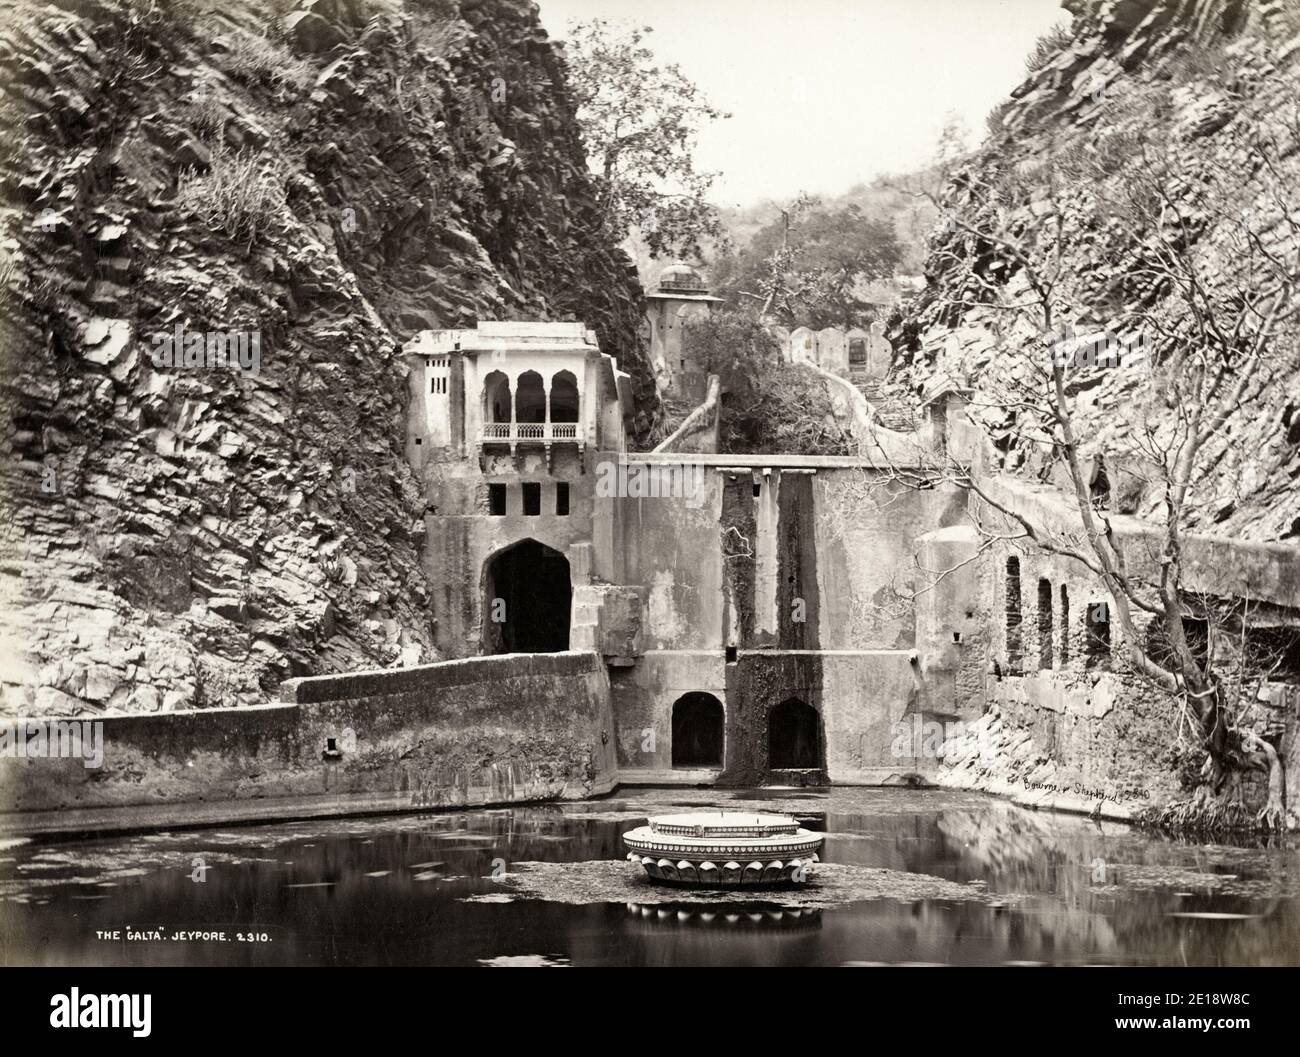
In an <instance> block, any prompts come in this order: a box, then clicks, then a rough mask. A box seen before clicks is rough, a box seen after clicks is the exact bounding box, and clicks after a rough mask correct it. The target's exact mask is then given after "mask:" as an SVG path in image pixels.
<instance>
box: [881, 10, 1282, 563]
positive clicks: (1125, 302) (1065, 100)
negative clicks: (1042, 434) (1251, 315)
mask: <svg viewBox="0 0 1300 1057" xmlns="http://www.w3.org/2000/svg"><path fill="white" fill-rule="evenodd" d="M1064 6H1065V8H1066V9H1067V10H1068V11H1069V12H1070V13H1071V14H1072V15H1073V24H1072V25H1071V27H1070V31H1069V39H1068V40H1067V41H1065V42H1063V43H1062V44H1061V46H1060V47H1059V48H1058V49H1057V50H1056V51H1055V53H1054V54H1053V55H1051V56H1050V57H1049V58H1048V59H1047V60H1046V61H1045V62H1044V63H1043V64H1042V65H1041V67H1040V68H1038V69H1037V70H1035V71H1034V72H1033V73H1032V74H1030V75H1029V76H1028V77H1027V78H1026V80H1025V81H1024V83H1023V84H1021V86H1020V87H1019V88H1017V89H1016V90H1015V91H1014V92H1013V93H1012V98H1011V99H1010V100H1008V101H1007V103H1006V104H1005V105H1004V106H1003V107H1000V108H998V110H997V111H995V114H994V115H993V116H991V118H990V122H991V127H990V136H989V139H988V141H987V142H986V144H985V145H984V146H983V147H982V148H981V149H980V151H979V152H978V153H977V154H976V155H975V157H974V158H973V159H972V160H971V162H970V163H969V165H968V166H966V167H965V168H964V169H963V170H962V171H961V172H959V173H958V174H957V177H958V178H957V180H956V181H955V182H954V184H953V186H952V187H950V188H949V190H948V203H949V205H950V207H951V208H953V209H954V210H956V211H957V212H958V213H959V214H962V213H964V214H967V215H968V216H971V217H974V218H976V221H977V223H978V224H979V225H985V224H987V223H990V222H992V223H993V225H994V226H995V227H997V228H998V229H999V230H1003V231H1008V232H1014V233H1016V234H1017V236H1018V237H1020V236H1023V235H1024V234H1025V233H1026V232H1032V231H1035V230H1043V229H1044V228H1047V229H1050V230H1052V231H1056V230H1057V228H1056V225H1057V224H1058V222H1059V225H1060V226H1059V241H1060V243H1061V245H1062V256H1063V261H1064V264H1065V271H1064V276H1065V283H1066V285H1067V286H1068V287H1069V289H1070V292H1071V294H1072V295H1073V296H1074V299H1075V300H1076V301H1077V302H1078V303H1080V304H1082V305H1084V306H1087V307H1088V308H1089V310H1090V311H1091V316H1090V317H1089V318H1087V319H1085V320H1083V326H1084V327H1085V328H1087V329H1089V330H1090V329H1095V330H1098V331H1100V330H1103V329H1106V328H1108V327H1109V326H1111V325H1112V321H1115V320H1124V319H1132V314H1133V313H1134V312H1135V311H1137V310H1139V309H1144V310H1153V311H1160V310H1162V308H1163V307H1164V306H1166V305H1172V302H1171V300H1170V297H1169V294H1168V291H1167V290H1166V289H1162V288H1161V287H1160V285H1159V283H1158V282H1157V280H1156V279H1155V278H1154V277H1153V276H1152V275H1151V274H1150V270H1149V269H1148V270H1147V274H1143V272H1142V270H1141V269H1135V268H1132V267H1128V266H1127V265H1126V263H1125V262H1130V261H1132V260H1133V257H1134V252H1133V251H1134V250H1135V249H1137V248H1139V247H1142V246H1146V245H1148V244H1149V242H1148V241H1144V240H1150V239H1153V238H1156V237H1158V236H1156V235H1155V234H1154V233H1153V232H1152V231H1150V230H1141V229H1139V228H1138V227H1136V226H1135V225H1134V224H1132V223H1130V222H1129V221H1128V220H1126V219H1125V217H1124V216H1122V215H1117V214H1116V213H1115V211H1114V209H1113V208H1112V207H1111V205H1108V203H1111V202H1112V201H1113V200H1112V199H1111V197H1110V196H1111V192H1112V191H1113V190H1114V184H1115V183H1116V182H1119V181H1123V180H1124V179H1125V174H1126V173H1136V172H1138V171H1139V170H1140V169H1141V167H1142V166H1143V165H1144V164H1146V162H1144V158H1143V154H1142V148H1143V145H1145V146H1146V147H1147V148H1149V149H1150V151H1151V152H1152V154H1153V156H1156V157H1159V156H1161V155H1163V154H1165V153H1166V152H1167V153H1168V154H1169V155H1170V156H1173V157H1175V158H1176V159H1177V164H1178V166H1179V167H1180V168H1182V169H1184V170H1186V172H1187V173H1188V174H1189V175H1188V178H1187V181H1186V183H1185V185H1183V186H1182V187H1181V188H1178V187H1176V188H1175V195H1174V197H1175V201H1174V202H1172V203H1171V209H1174V208H1176V209H1179V210H1181V211H1182V212H1183V215H1185V216H1186V217H1188V218H1189V221H1188V230H1189V231H1190V233H1191V236H1190V237H1191V238H1193V239H1194V240H1195V246H1196V248H1197V251H1198V252H1200V253H1201V254H1202V255H1203V260H1204V261H1205V262H1206V272H1205V274H1206V275H1207V276H1208V277H1209V278H1210V279H1211V280H1213V278H1214V275H1215V268H1216V265H1215V262H1216V261H1221V262H1222V269H1221V270H1220V273H1221V274H1226V275H1228V276H1231V275H1232V273H1233V272H1232V270H1233V269H1234V268H1235V266H1234V265H1233V264H1232V263H1231V262H1232V260H1233V251H1232V242H1233V240H1234V239H1242V238H1247V237H1259V238H1260V239H1262V240H1263V242H1264V244H1265V245H1267V246H1269V247H1270V249H1271V250H1272V251H1274V252H1282V253H1294V252H1295V237H1294V230H1292V228H1291V227H1290V226H1289V224H1288V222H1287V221H1286V220H1285V219H1284V217H1283V216H1282V215H1281V213H1280V212H1279V211H1278V210H1277V209H1276V208H1274V205H1273V204H1270V192H1269V190H1268V187H1269V180H1270V174H1269V173H1268V172H1267V171H1265V170H1264V168H1263V167H1262V166H1261V165H1260V164H1259V162H1258V160H1257V157H1256V156H1254V155H1253V154H1252V148H1253V147H1254V146H1255V145H1256V144H1258V143H1260V142H1268V143H1271V144H1273V146H1274V147H1275V153H1276V154H1277V155H1278V156H1279V157H1280V158H1281V159H1282V163H1281V170H1280V173H1279V175H1280V177H1281V178H1282V179H1283V180H1285V181H1287V182H1289V185H1290V194H1291V200H1292V201H1293V202H1294V201H1295V200H1296V198H1295V196H1296V193H1297V189H1300V142H1297V140H1298V130H1297V128H1296V126H1295V122H1294V121H1293V120H1292V119H1291V117H1290V115H1291V112H1292V107H1293V103H1294V98H1295V95H1296V91H1297V76H1298V74H1300V18H1297V16H1296V13H1295V11H1294V9H1293V8H1289V7H1288V6H1287V5H1284V4H1281V3H1278V2H1264V3H1259V4H1251V3H1245V2H1242V0H1068V2H1066V3H1065V4H1064ZM1071 151H1078V152H1083V153H1084V154H1085V155H1086V156H1088V157H1092V158H1104V159H1106V164H1107V168H1108V170H1109V173H1110V176H1109V177H1108V179H1107V180H1106V181H1097V182H1092V181H1075V182H1064V183H1061V184H1059V185H1058V186H1056V187H1055V188H1053V187H1051V186H1049V184H1048V182H1047V180H1046V178H1045V177H1043V176H1042V174H1043V173H1044V172H1045V171H1046V170H1045V168H1044V166H1043V163H1044V162H1045V161H1046V160H1048V159H1052V158H1058V159H1059V158H1062V157H1065V156H1067V154H1068V153H1069V152H1071ZM1007 174H1016V176H1017V179H1016V180H1015V181H1009V180H1004V179H1002V177H1005V176H1007ZM1224 177H1227V179H1224ZM1212 179H1218V180H1221V181H1222V183H1223V185H1224V186H1225V187H1226V188H1227V192H1228V200H1227V201H1226V202H1222V203H1219V205H1221V207H1222V209H1221V211H1216V214H1215V215H1214V216H1208V215H1206V214H1205V213H1204V211H1203V210H1202V209H1201V208H1200V200H1199V199H1197V198H1196V194H1197V188H1198V187H1200V186H1203V184H1204V182H1205V181H1206V180H1212ZM990 182H999V183H1001V184H1002V185H1003V186H1012V185H1014V186H1015V194H1013V195H1011V196H1010V197H1008V198H1006V199H1005V200H1001V201H997V202H991V201H986V202H983V203H982V204H980V203H978V202H977V201H976V200H975V198H973V197H972V195H971V193H970V188H971V187H972V186H979V185H981V184H985V185H987V184H988V183H990ZM1182 191H1185V192H1186V194H1185V195H1183V194H1182V193H1181V192H1182ZM994 212H1000V213H1001V215H1000V217H999V218H998V219H997V220H996V221H991V218H992V216H993V214H994ZM1246 232H1251V233H1252V234H1251V235H1247V234H1245V233H1246ZM950 254H956V255H957V256H958V257H968V256H971V255H978V256H979V260H980V269H981V272H982V274H984V275H985V276H987V277H988V278H989V279H990V280H991V281H994V282H997V283H1006V284H1007V288H1008V289H1009V290H1012V291H1014V290H1017V289H1022V288H1023V283H1022V280H1023V274H1022V273H1021V271H1020V269H1019V268H1018V266H1017V265H1016V264H1015V263H1014V262H1012V261H1010V260H1007V259H1004V258H1003V256H1002V255H1000V254H999V253H998V252H997V251H996V250H994V249H991V248H990V247H988V246H983V247H980V246H976V245H975V244H974V241H973V240H972V239H971V238H970V236H968V235H967V233H966V232H964V231H962V230H960V229H956V228H953V227H952V226H949V227H948V229H947V230H944V228H943V225H942V224H940V225H939V226H938V227H937V229H936V231H935V233H934V235H933V236H932V242H931V255H930V257H929V260H928V263H927V269H926V270H927V279H928V281H929V288H928V290H927V291H926V292H925V293H924V294H923V295H922V296H921V297H920V298H918V300H917V302H916V303H915V305H914V307H913V309H912V310H911V311H910V312H909V314H908V316H907V317H906V318H904V319H903V320H902V321H901V323H900V325H899V326H898V327H896V328H895V330H894V332H893V333H892V334H891V338H893V339H894V342H895V346H896V347H897V348H900V350H901V352H902V356H901V358H902V360H903V361H904V362H905V364H906V372H905V373H906V375H907V378H908V381H909V382H911V383H912V384H913V385H914V386H915V387H920V386H922V385H924V384H925V383H926V381H927V380H929V379H931V378H933V377H934V376H935V375H936V374H937V373H940V372H941V371H942V372H944V373H946V374H947V375H948V376H949V377H963V378H969V380H970V382H971V384H972V385H973V386H974V387H975V389H976V390H977V394H978V395H977V396H976V397H975V398H974V399H973V404H975V405H977V406H978V408H979V410H978V411H977V414H978V415H979V416H980V417H982V418H983V419H984V423H983V424H984V425H985V427H986V428H987V430H988V432H989V433H990V434H991V435H992V437H993V438H994V439H995V440H996V441H998V443H999V450H998V452H997V458H998V459H999V461H1000V463H1001V467H1002V468H1003V469H1005V470H1009V471H1012V472H1016V473H1021V474H1024V475H1026V476H1036V477H1041V478H1043V479H1045V480H1050V481H1053V482H1054V483H1056V484H1059V485H1062V486H1067V487H1068V482H1067V481H1066V480H1064V479H1063V477H1062V475H1061V474H1060V473H1059V469H1058V470H1056V471H1054V470H1053V468H1052V466H1051V465H1050V463H1051V457H1052V456H1051V452H1050V451H1048V450H1047V446H1046V445H1044V446H1041V447H1033V446H1027V445H1025V444H1023V443H1021V442H1020V440H1019V439H1018V438H1017V437H1016V427H1017V420H1016V411H1015V410H1014V408H1008V407H1006V406H1005V404H1006V400H1005V397H1006V394H1007V392H1008V391H1010V389H1011V386H1010V385H1008V384H1007V383H1008V381H1010V382H1011V383H1015V382H1021V383H1024V382H1027V381H1031V376H1030V374H1029V368H1028V365H1027V364H1024V363H1020V362H1018V360H1017V357H1014V356H1012V357H1009V356H1007V355H1006V353H1005V351H1004V350H1006V349H1007V348H1008V347H1009V348H1012V349H1023V348H1024V347H1026V346H1027V345H1028V344H1030V343H1032V342H1036V341H1038V340H1040V338H1041V336H1042V335H1041V334H1040V333H1037V332H1036V331H1035V330H1034V328H1032V327H1028V326H1024V327H1020V328H1016V327H1008V325H1007V323H1008V319H1009V317H1008V315H1007V314H1006V313H1004V312H998V311H995V310H991V309H983V308H980V307H973V308H966V309H965V310H959V309H957V308H954V307H953V302H954V301H962V300H965V299H974V300H978V298H979V292H978V291H974V290H970V289H967V290H963V289H961V287H960V280H959V273H960V269H957V268H954V267H952V266H951V260H952V258H951V256H948V255H950ZM1242 281H1243V282H1245V281H1247V280H1245V279H1244V277H1243V280H1242ZM1017 283H1022V286H1017ZM1184 315H1186V313H1184ZM1085 332H1086V331H1085ZM1152 340H1153V342H1154V345H1155V347H1156V350H1157V352H1159V353H1161V354H1163V353H1164V352H1167V351H1168V348H1169V346H1170V337H1169V335H1164V334H1160V335H1155V336H1154V337H1153V338H1152ZM1176 340H1193V339H1192V338H1191V337H1190V336H1189V335H1187V334H1183V335H1182V336H1181V337H1178V338H1177V339H1176ZM1286 340H1295V339H1294V337H1292V336H1287V338H1286ZM1007 371H1011V372H1013V373H1015V372H1018V373H1015V377H1013V378H1010V379H1008V378H1007V377H1006V372H1007ZM1148 378H1149V373H1148V372H1147V371H1145V370H1144V369H1134V370H1130V369H1127V368H1125V367H1123V366H1121V367H1119V368H1107V369H1103V370H1096V371H1092V372H1090V373H1089V374H1088V376H1087V377H1083V378H1081V379H1080V380H1079V382H1078V392H1077V396H1076V401H1075V406H1076V422H1075V431H1076V434H1077V435H1078V436H1081V437H1083V438H1086V440H1085V444H1084V448H1085V454H1086V455H1087V456H1088V457H1089V458H1092V457H1095V456H1098V455H1100V456H1102V457H1104V458H1106V459H1107V462H1108V467H1107V468H1108V472H1109V473H1110V474H1111V478H1112V480H1111V483H1112V487H1115V488H1117V492H1116V495H1115V499H1116V503H1117V507H1116V508H1117V509H1119V510H1121V511H1123V512H1129V513H1137V514H1142V515H1147V516H1151V515H1156V516H1158V515H1159V513H1160V510H1161V503H1162V501H1163V496H1162V494H1161V489H1160V487H1159V482H1158V479H1157V475H1156V474H1155V473H1153V472H1151V470H1150V468H1149V467H1147V466H1145V465H1143V464H1141V462H1140V460H1134V459H1132V458H1131V457H1130V455H1129V454H1128V453H1131V452H1132V451H1133V450H1134V449H1135V448H1138V447H1140V441H1141V439H1142V438H1141V436H1140V434H1139V432H1138V423H1139V421H1140V417H1139V415H1138V414H1136V413H1135V412H1136V411H1137V410H1138V409H1140V408H1145V409H1146V410H1147V411H1148V412H1150V413H1151V417H1152V418H1153V419H1155V420H1163V421H1165V422H1169V421H1171V415H1172V409H1171V411H1170V414H1168V415H1166V414H1165V413H1164V412H1162V411H1161V410H1160V409H1159V408H1158V407H1156V408H1152V407H1151V406H1150V403H1149V401H1150V389H1149V387H1148V384H1147V379H1148ZM1000 396H1001V398H1002V399H999V397H1000ZM1297 423H1300V379H1297V378H1294V377H1291V378H1284V379H1281V380H1280V384H1279V385H1278V386H1276V387H1275V388H1273V389H1272V391H1271V392H1270V393H1269V394H1268V395H1267V396H1266V398H1264V399H1259V398H1256V397H1254V396H1253V394H1251V395H1248V398H1247V399H1246V400H1245V401H1244V402H1243V403H1242V405H1241V407H1240V409H1239V410H1238V411H1237V412H1235V413H1234V414H1233V415H1232V416H1231V417H1230V418H1229V420H1228V423H1227V425H1226V428H1225V430H1224V431H1223V432H1222V433H1221V434H1220V435H1219V436H1216V437H1214V438H1212V439H1211V440H1210V441H1209V442H1208V443H1207V445H1206V448H1205V450H1204V453H1203V455H1202V457H1201V459H1200V467H1201V469H1202V471H1203V477H1202V479H1201V480H1200V481H1198V482H1196V484H1195V486H1194V492H1195V494H1196V495H1197V496H1198V501H1197V502H1195V503H1194V504H1192V506H1191V507H1190V508H1189V511H1188V517H1189V523H1188V526H1187V527H1188V528H1191V529H1193V530H1196V531H1201V532H1212V533H1215V534H1220V535H1223V536H1226V537H1230V538H1235V539H1247V540H1259V541H1278V540H1292V541H1296V540H1300V425H1297ZM1143 482H1153V485H1152V486H1151V487H1142V486H1139V485H1140V484H1142V483H1143Z"/></svg>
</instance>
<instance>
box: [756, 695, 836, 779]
mask: <svg viewBox="0 0 1300 1057" xmlns="http://www.w3.org/2000/svg"><path fill="white" fill-rule="evenodd" d="M821 741H822V739H821V717H820V716H818V715H817V710H816V709H815V708H813V707H812V706H811V705H806V704H804V703H803V702H802V701H800V700H799V698H797V697H791V698H787V699H786V700H785V701H782V702H781V703H780V704H779V705H777V706H776V707H775V708H774V709H772V712H771V714H770V715H769V716H768V717H767V764H768V766H769V767H770V768H771V769H772V770H774V771H775V770H810V769H813V768H817V767H820V766H821V765H822V763H821V759H822V745H821Z"/></svg>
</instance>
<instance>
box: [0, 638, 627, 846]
mask: <svg viewBox="0 0 1300 1057" xmlns="http://www.w3.org/2000/svg"><path fill="white" fill-rule="evenodd" d="M282 693H283V696H284V698H285V700H284V702H283V703H281V704H276V705H266V706H258V707H253V708H235V709H206V710H202V711H193V712H176V713H171V714H169V715H164V716H114V717H109V718H106V719H104V720H102V722H103V724H104V765H103V767H102V768H99V769H88V768H86V767H85V766H84V765H83V762H82V761H81V760H79V759H77V760H73V759H63V760H59V759H16V758H0V804H3V805H5V807H6V808H7V809H8V811H9V812H30V813H33V814H30V815H27V816H26V817H24V818H22V819H16V818H14V817H13V816H12V815H5V816H0V829H3V828H6V827H8V828H14V827H15V826H21V827H23V828H26V829H29V830H30V829H37V830H47V829H48V830H56V829H68V828H76V827H77V826H78V825H89V823H88V821H87V820H88V819H91V818H99V817H101V816H97V815H95V814H94V813H95V811H96V810H97V809H107V808H139V809H146V810H145V812H144V813H145V814H146V815H147V816H148V817H149V818H152V819H153V824H155V825H157V824H159V819H162V818H165V817H167V816H166V812H167V809H168V808H170V807H171V805H176V804H184V805H187V807H188V808H189V810H187V811H186V812H185V813H184V814H183V815H179V816H177V817H178V818H183V819H185V820H188V821H191V822H192V821H194V820H196V819H199V818H203V819H211V820H215V819H219V818H226V819H234V818H248V817H259V816H267V815H268V814H270V815H278V816H279V817H295V816H300V815H311V814H349V813H355V812H364V811H395V810H410V809H417V808H422V807H429V808H435V807H459V806H466V805H477V804H494V803H518V802H522V801H529V800H544V799H556V798H579V797H585V796H591V795H597V794H600V793H604V792H608V791H609V790H610V789H612V788H613V787H614V784H615V780H616V772H615V766H616V764H615V758H614V744H613V735H614V722H613V714H612V712H611V708H610V694H609V680H608V677H607V675H606V672H605V667H604V665H603V664H602V663H601V662H600V660H599V659H598V658H597V657H596V656H595V655H594V654H591V653H559V654H547V655H528V656H525V655H510V656H501V657H483V658H474V659H470V660H464V661H450V662H444V663H441V664H432V665H425V666H422V667H417V668H406V669H398V670H382V671H371V672H357V673H353V674H349V675H339V676H319V677H314V678H308V679H299V680H292V681H290V682H288V683H286V684H285V685H284V686H283V687H282ZM47 812H48V813H50V814H44V813H47ZM125 814H129V813H119V817H125Z"/></svg>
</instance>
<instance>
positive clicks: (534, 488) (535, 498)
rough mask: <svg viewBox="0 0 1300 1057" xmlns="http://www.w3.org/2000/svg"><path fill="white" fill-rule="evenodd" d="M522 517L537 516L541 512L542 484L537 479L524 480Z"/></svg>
mask: <svg viewBox="0 0 1300 1057" xmlns="http://www.w3.org/2000/svg"><path fill="white" fill-rule="evenodd" d="M523 490H524V517H537V516H538V515H539V514H541V512H542V486H541V483H540V482H539V481H525V482H524V483H523Z"/></svg>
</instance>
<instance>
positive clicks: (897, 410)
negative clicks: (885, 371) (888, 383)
mask: <svg viewBox="0 0 1300 1057" xmlns="http://www.w3.org/2000/svg"><path fill="white" fill-rule="evenodd" d="M850 381H852V383H853V386H854V388H855V389H857V391H858V392H859V393H861V394H862V395H863V396H864V397H865V398H866V400H867V403H868V404H870V405H871V406H872V408H873V409H874V410H875V412H876V421H877V422H879V423H880V424H881V425H882V426H884V427H885V428H886V429H894V430H899V431H901V432H904V433H907V432H911V431H912V430H914V429H916V427H917V421H916V415H915V413H914V412H913V410H912V408H911V407H910V406H909V405H908V404H907V402H906V401H904V400H903V399H902V398H901V397H900V396H899V395H898V394H897V393H891V392H889V391H888V390H887V389H886V387H885V384H884V383H883V382H881V381H880V380H879V379H877V378H851V379H850Z"/></svg>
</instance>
